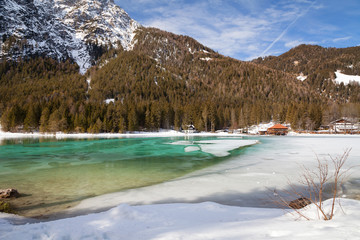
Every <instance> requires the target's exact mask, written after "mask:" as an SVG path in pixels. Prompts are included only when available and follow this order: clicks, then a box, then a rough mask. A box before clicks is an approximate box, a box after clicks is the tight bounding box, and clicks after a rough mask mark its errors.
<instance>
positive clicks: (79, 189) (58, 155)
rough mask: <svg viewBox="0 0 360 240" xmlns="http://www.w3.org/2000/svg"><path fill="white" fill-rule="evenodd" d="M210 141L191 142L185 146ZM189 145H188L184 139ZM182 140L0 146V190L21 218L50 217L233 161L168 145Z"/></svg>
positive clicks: (35, 142) (31, 141)
mask: <svg viewBox="0 0 360 240" xmlns="http://www.w3.org/2000/svg"><path fill="white" fill-rule="evenodd" d="M209 139H216V138H191V139H190V140H191V141H196V140H209ZM186 140H187V141H189V139H186ZM177 141H184V138H182V137H180V138H124V139H95V140H94V139H66V140H56V139H15V140H3V141H2V142H1V145H0V188H10V187H11V188H16V189H17V190H18V191H19V192H20V193H21V194H23V196H24V197H21V198H18V199H16V200H13V201H12V203H13V204H14V205H15V206H16V207H17V211H18V212H19V213H20V214H21V215H25V216H32V217H34V216H42V215H46V214H51V213H53V212H54V211H55V212H56V211H58V210H61V209H64V208H68V207H71V206H73V205H74V204H76V203H77V202H78V201H80V200H82V199H86V198H89V197H93V196H98V195H102V194H106V193H111V192H117V191H121V190H124V189H130V188H139V187H144V186H149V185H154V184H158V183H161V182H165V181H168V180H171V179H174V178H177V177H181V176H183V175H185V174H188V173H190V172H193V171H196V170H199V169H202V168H205V167H208V166H211V165H214V164H217V163H219V162H221V161H224V160H226V159H227V158H229V157H232V156H234V155H238V154H240V153H241V150H234V151H232V152H231V154H230V155H229V156H227V157H216V156H213V155H212V154H209V153H205V152H202V151H191V152H186V151H185V147H186V146H184V145H179V144H170V143H173V142H177Z"/></svg>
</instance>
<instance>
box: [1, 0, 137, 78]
mask: <svg viewBox="0 0 360 240" xmlns="http://www.w3.org/2000/svg"><path fill="white" fill-rule="evenodd" d="M0 2H1V3H0V37H1V39H0V44H1V49H0V50H1V51H0V57H1V59H2V60H3V59H14V60H15V59H17V58H19V57H22V58H24V57H25V58H26V57H31V56H47V57H51V58H54V59H58V60H65V59H68V58H70V59H72V60H73V61H75V62H76V63H77V64H78V65H79V67H80V72H82V73H84V72H85V71H86V70H87V69H88V68H89V67H91V65H92V64H93V63H94V56H93V54H92V51H91V49H92V46H94V45H95V46H108V45H110V44H111V45H113V46H114V47H120V46H121V47H123V48H124V49H125V50H131V49H132V48H133V45H134V42H133V39H134V36H135V30H136V29H137V28H138V27H140V25H139V24H138V23H137V22H135V21H134V20H132V19H131V18H130V17H129V15H128V14H127V13H126V12H125V11H124V10H123V9H121V8H120V7H118V6H117V5H115V3H114V2H113V1H112V0H92V1H87V0H32V1H29V0H6V1H3V0H1V1H0Z"/></svg>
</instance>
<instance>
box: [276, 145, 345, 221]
mask: <svg viewBox="0 0 360 240" xmlns="http://www.w3.org/2000/svg"><path fill="white" fill-rule="evenodd" d="M350 151H351V149H346V150H345V151H344V153H343V154H342V155H340V156H337V157H332V156H330V155H329V158H330V160H331V165H330V164H329V161H327V160H326V159H324V160H321V159H320V158H319V157H318V156H316V159H317V167H316V168H315V169H314V170H312V169H310V168H308V167H305V166H302V168H303V171H302V174H301V175H300V180H299V185H295V184H293V183H292V182H291V181H288V189H287V190H281V191H277V190H274V191H273V197H272V199H273V202H275V203H276V204H277V205H280V206H282V207H286V208H290V209H292V210H294V211H293V213H294V214H296V215H298V216H299V217H301V218H304V219H307V220H310V219H309V217H307V216H305V215H304V213H303V211H302V210H301V208H302V207H305V206H306V205H307V204H310V203H312V204H314V205H315V207H316V209H317V211H318V216H319V218H320V219H324V220H331V219H332V218H333V216H334V210H335V203H336V201H337V199H338V193H339V191H338V189H339V186H340V185H341V184H343V183H344V180H345V177H346V173H347V172H348V170H349V169H347V170H343V166H344V164H345V162H346V160H347V159H348V157H349V154H350ZM329 166H331V167H333V172H332V171H331V172H330V171H329ZM329 186H330V187H331V190H330V193H331V196H330V197H329V198H330V199H331V201H332V202H331V209H330V211H326V209H325V208H324V205H323V201H324V200H326V199H325V188H328V187H329Z"/></svg>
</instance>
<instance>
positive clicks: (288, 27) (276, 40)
mask: <svg viewBox="0 0 360 240" xmlns="http://www.w3.org/2000/svg"><path fill="white" fill-rule="evenodd" d="M315 3H316V1H314V2H313V3H312V4H311V5H310V6H309V7H308V8H307V9H306V11H304V12H303V13H302V14H299V15H298V16H297V17H296V18H295V19H294V21H292V22H291V23H290V24H289V25H288V26H287V27H286V28H285V30H284V31H282V33H281V34H280V35H279V36H278V37H277V38H276V39H275V40H274V41H273V42H272V43H271V44H270V45H269V46H268V47H267V48H266V49H265V50H264V51H263V52H262V54H261V56H265V54H266V53H267V52H268V51H269V50H270V49H271V48H272V47H273V46H274V45H275V43H277V42H278V41H279V40H280V39H281V38H282V37H283V36H284V35H285V34H286V33H287V31H288V30H289V29H290V27H291V26H292V25H294V24H295V23H296V22H297V20H298V19H299V18H300V17H302V16H304V15H306V14H307V13H308V12H309V10H310V8H311V7H312V6H314V4H315Z"/></svg>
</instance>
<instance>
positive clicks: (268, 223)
mask: <svg viewBox="0 0 360 240" xmlns="http://www.w3.org/2000/svg"><path fill="white" fill-rule="evenodd" d="M330 206H331V201H326V202H325V208H326V209H328V210H329V209H330ZM341 206H342V208H340V207H339V205H337V208H336V211H335V216H334V219H333V220H330V221H324V220H321V219H318V217H317V216H318V214H317V212H316V209H315V208H314V206H313V205H312V206H309V207H307V208H306V209H305V210H303V214H305V215H306V216H308V217H311V218H312V220H310V221H307V220H304V219H299V218H298V216H297V215H296V214H292V213H286V212H284V211H283V210H281V209H269V208H244V207H232V206H224V205H220V204H216V203H212V202H204V203H197V204H184V203H181V204H158V205H144V206H129V205H126V204H123V205H119V206H117V207H115V208H112V209H110V210H108V211H106V212H102V213H97V214H89V215H86V216H78V217H74V218H67V219H61V220H56V221H50V222H40V223H32V224H26V225H14V224H13V223H11V222H12V221H15V222H16V217H14V216H11V215H7V214H0V233H1V234H0V239H12V240H17V239H19V240H20V239H21V240H22V239H126V240H148V239H154V240H155V239H156V240H172V239H174V240H175V239H186V240H200V239H201V240H206V239H209V240H210V239H221V240H226V239H228V240H229V239H234V240H242V239H253V240H257V239H284V240H285V239H286V240H288V239H293V240H297V239H327V240H333V239H334V240H335V239H349V240H351V239H354V240H355V239H359V238H360V228H359V226H360V218H359V217H358V215H359V213H360V202H359V201H355V200H349V199H342V200H341ZM11 219H12V220H11Z"/></svg>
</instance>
